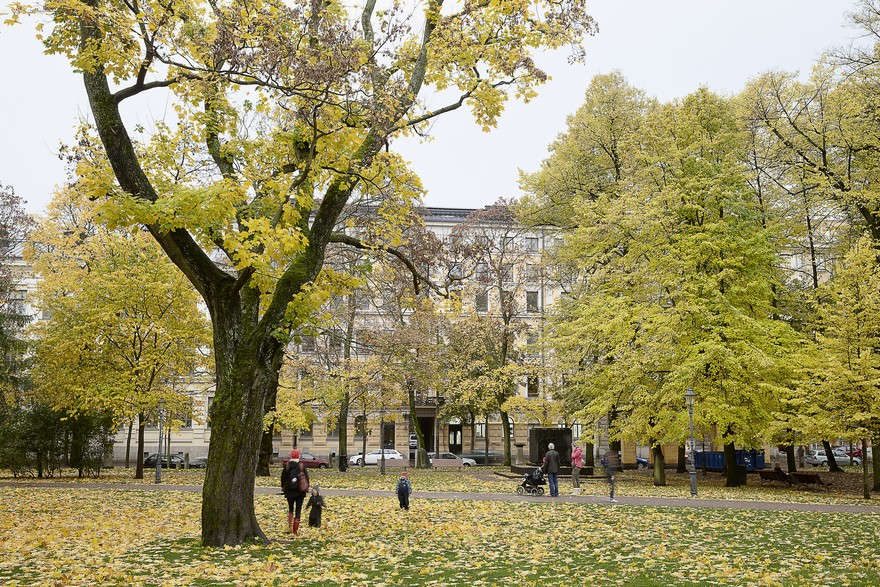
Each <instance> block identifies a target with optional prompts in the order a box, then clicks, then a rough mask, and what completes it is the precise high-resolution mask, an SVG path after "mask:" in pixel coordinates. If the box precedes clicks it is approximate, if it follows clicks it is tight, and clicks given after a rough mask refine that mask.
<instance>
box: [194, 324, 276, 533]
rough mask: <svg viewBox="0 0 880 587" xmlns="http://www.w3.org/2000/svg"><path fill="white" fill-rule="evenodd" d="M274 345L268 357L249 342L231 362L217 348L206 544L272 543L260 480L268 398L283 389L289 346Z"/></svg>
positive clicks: (205, 510) (205, 497) (204, 511)
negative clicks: (263, 521)
mask: <svg viewBox="0 0 880 587" xmlns="http://www.w3.org/2000/svg"><path fill="white" fill-rule="evenodd" d="M215 328H216V327H215ZM216 336H217V335H216V334H215V337H216ZM268 344H269V348H264V349H261V350H263V353H265V354H269V353H272V354H271V355H270V357H271V358H270V360H264V361H260V360H258V358H259V356H260V352H258V351H256V350H255V349H251V348H248V347H247V345H240V346H239V348H238V349H236V352H235V358H234V360H230V361H224V357H223V356H222V353H223V350H222V349H220V350H215V353H216V360H217V392H216V394H215V395H214V403H213V404H212V405H211V430H212V431H211V449H210V451H209V452H208V468H207V471H206V474H205V484H204V486H203V489H202V543H203V544H204V546H225V545H237V544H241V543H243V542H248V541H252V540H262V541H264V542H265V541H266V536H265V534H263V531H262V530H261V529H260V526H259V524H258V523H257V518H256V514H255V511H254V483H255V480H256V473H257V460H258V453H259V449H260V441H261V439H262V436H263V414H264V412H265V410H264V408H265V401H266V398H268V397H269V395H270V394H271V392H272V390H274V389H277V387H278V366H279V364H280V361H281V355H282V352H281V351H282V350H283V347H281V346H280V344H279V345H277V346H276V347H275V349H274V350H273V349H272V348H271V347H272V343H268ZM215 348H216V345H215ZM265 354H264V356H265Z"/></svg>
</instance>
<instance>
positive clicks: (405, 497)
mask: <svg viewBox="0 0 880 587" xmlns="http://www.w3.org/2000/svg"><path fill="white" fill-rule="evenodd" d="M410 493H412V483H410V482H409V479H407V474H406V471H403V472H402V473H401V474H400V479H398V480H397V501H399V502H400V509H402V510H408V509H409V494H410Z"/></svg>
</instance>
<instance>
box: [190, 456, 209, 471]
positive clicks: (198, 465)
mask: <svg viewBox="0 0 880 587" xmlns="http://www.w3.org/2000/svg"><path fill="white" fill-rule="evenodd" d="M207 466H208V457H196V458H194V459H190V460H189V467H190V469H204V468H205V467H207Z"/></svg>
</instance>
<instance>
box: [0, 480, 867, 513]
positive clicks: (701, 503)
mask: <svg viewBox="0 0 880 587" xmlns="http://www.w3.org/2000/svg"><path fill="white" fill-rule="evenodd" d="M0 487H33V488H37V489H68V490H69V489H103V490H117V491H190V492H200V491H201V490H202V487H201V486H200V485H168V484H164V483H163V484H161V485H155V484H142V485H126V484H114V483H52V482H48V483H30V482H22V483H15V482H8V481H7V482H0ZM254 493H255V494H258V495H278V494H279V491H278V489H277V488H274V487H257V488H256V489H255V490H254ZM321 493H322V494H324V495H326V496H328V497H332V496H341V497H389V498H390V497H395V496H396V494H395V493H394V492H393V491H368V490H362V489H322V490H321ZM414 496H415V497H416V498H417V499H420V500H421V499H457V500H464V501H526V502H532V503H560V502H561V503H582V504H592V505H595V504H599V505H602V504H604V505H607V506H609V507H619V506H636V507H681V508H710V509H713V508H714V509H730V510H766V511H795V512H820V513H852V514H877V515H880V503H878V504H877V505H831V504H819V503H790V502H772V501H735V500H722V499H700V498H696V499H691V498H687V497H681V498H672V497H627V496H625V495H618V496H617V500H618V503H616V504H612V503H609V501H608V497H607V496H606V495H561V496H559V497H555V498H554V497H549V496H546V495H545V496H528V495H516V494H515V493H513V492H511V493H457V492H440V491H417V492H415V493H414ZM871 503H877V502H871Z"/></svg>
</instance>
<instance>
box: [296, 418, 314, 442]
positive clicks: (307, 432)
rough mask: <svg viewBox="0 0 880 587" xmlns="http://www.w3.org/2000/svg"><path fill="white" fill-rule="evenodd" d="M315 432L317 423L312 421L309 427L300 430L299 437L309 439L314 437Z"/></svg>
mask: <svg viewBox="0 0 880 587" xmlns="http://www.w3.org/2000/svg"><path fill="white" fill-rule="evenodd" d="M314 433H315V424H314V422H312V423H311V424H309V427H308V428H306V429H304V430H300V431H299V437H300V438H305V439H309V438H312V436H313V435H314Z"/></svg>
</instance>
